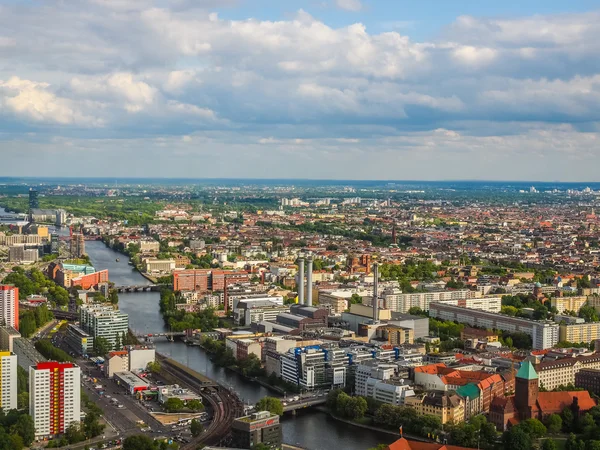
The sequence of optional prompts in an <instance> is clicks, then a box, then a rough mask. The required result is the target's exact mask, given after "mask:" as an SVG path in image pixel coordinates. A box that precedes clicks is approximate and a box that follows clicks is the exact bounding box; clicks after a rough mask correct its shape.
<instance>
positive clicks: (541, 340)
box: [429, 303, 559, 350]
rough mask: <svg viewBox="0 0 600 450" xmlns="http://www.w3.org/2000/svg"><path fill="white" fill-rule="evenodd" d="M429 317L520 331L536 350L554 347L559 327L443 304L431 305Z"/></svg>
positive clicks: (555, 324) (482, 326) (549, 323)
mask: <svg viewBox="0 0 600 450" xmlns="http://www.w3.org/2000/svg"><path fill="white" fill-rule="evenodd" d="M429 316H430V317H433V318H435V319H443V320H451V321H455V322H458V323H465V324H468V325H471V326H478V327H481V328H492V329H495V330H505V331H521V332H523V333H526V334H528V335H530V336H531V339H532V343H533V348H534V349H536V350H543V349H546V348H551V347H553V346H554V345H556V343H557V342H558V339H559V325H558V324H557V323H554V322H549V321H538V320H530V319H525V318H522V317H511V316H507V315H504V314H498V313H492V312H487V311H480V310H476V309H467V308H464V307H462V306H455V305H447V304H443V303H432V304H431V305H430V308H429Z"/></svg>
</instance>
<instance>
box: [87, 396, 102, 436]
mask: <svg viewBox="0 0 600 450" xmlns="http://www.w3.org/2000/svg"><path fill="white" fill-rule="evenodd" d="M92 404H93V403H92ZM87 406H88V413H87V414H86V416H85V419H83V432H84V433H85V435H86V437H87V438H88V439H91V438H93V437H96V436H99V435H100V434H102V432H103V431H104V427H105V425H104V424H101V423H100V422H99V421H98V419H99V418H100V414H99V413H98V412H97V410H96V409H94V408H90V405H89V404H88V405H87ZM94 406H96V405H94ZM96 408H97V407H96ZM98 409H99V408H98Z"/></svg>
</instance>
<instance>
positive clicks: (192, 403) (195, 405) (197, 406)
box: [187, 399, 204, 411]
mask: <svg viewBox="0 0 600 450" xmlns="http://www.w3.org/2000/svg"><path fill="white" fill-rule="evenodd" d="M187 407H188V408H189V409H191V410H192V411H200V410H202V409H204V405H203V404H202V402H201V401H200V400H196V399H194V400H189V401H188V402H187Z"/></svg>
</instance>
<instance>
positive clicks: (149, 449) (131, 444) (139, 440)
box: [123, 434, 156, 450]
mask: <svg viewBox="0 0 600 450" xmlns="http://www.w3.org/2000/svg"><path fill="white" fill-rule="evenodd" d="M155 448H156V445H155V443H154V441H153V440H152V439H150V438H149V437H148V436H144V435H143V434H136V435H135V436H129V437H127V438H125V440H124V441H123V450H153V449H155Z"/></svg>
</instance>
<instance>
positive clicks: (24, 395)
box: [17, 392, 29, 409]
mask: <svg viewBox="0 0 600 450" xmlns="http://www.w3.org/2000/svg"><path fill="white" fill-rule="evenodd" d="M28 406H29V392H21V393H19V394H17V408H19V409H24V408H27V407H28Z"/></svg>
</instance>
